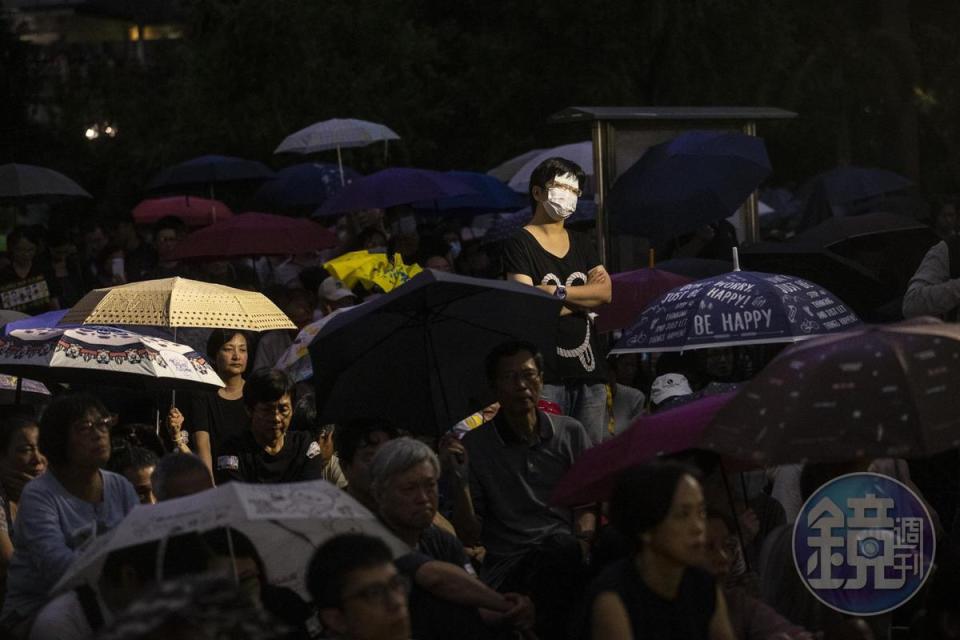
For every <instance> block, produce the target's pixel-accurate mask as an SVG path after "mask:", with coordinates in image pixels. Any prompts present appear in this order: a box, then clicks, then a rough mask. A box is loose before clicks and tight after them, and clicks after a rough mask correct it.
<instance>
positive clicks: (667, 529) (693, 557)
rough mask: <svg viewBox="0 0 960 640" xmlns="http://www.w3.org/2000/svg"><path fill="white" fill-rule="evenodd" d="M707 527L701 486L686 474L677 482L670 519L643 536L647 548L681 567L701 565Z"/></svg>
mask: <svg viewBox="0 0 960 640" xmlns="http://www.w3.org/2000/svg"><path fill="white" fill-rule="evenodd" d="M706 528H707V523H706V507H705V505H704V501H703V491H702V490H701V489H700V483H699V482H697V480H696V478H694V477H692V476H688V475H684V476H682V477H681V478H680V482H678V483H677V488H676V490H675V491H674V493H673V502H672V503H671V505H670V511H669V512H667V515H666V517H665V518H664V519H663V520H662V521H661V522H660V524H658V525H657V526H656V527H654V528H653V529H652V530H651V531H649V532H647V533H645V534H643V536H645V537H644V538H643V549H644V551H647V550H649V551H650V552H652V553H654V554H656V555H658V556H660V558H662V559H665V560H667V561H669V562H672V563H674V564H676V565H679V566H683V567H688V566H700V565H701V564H702V563H703V548H704V540H705V535H706Z"/></svg>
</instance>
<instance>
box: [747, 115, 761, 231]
mask: <svg viewBox="0 0 960 640" xmlns="http://www.w3.org/2000/svg"><path fill="white" fill-rule="evenodd" d="M743 132H744V133H745V134H747V135H748V136H756V135H757V123H756V122H755V121H753V120H750V121H748V122H747V123H746V124H744V125H743ZM743 229H744V232H745V235H746V237H745V238H744V239H743V241H744V242H745V243H746V244H753V243H755V242H760V199H759V198H758V197H757V192H756V191H754V192H753V193H751V194H750V196H749V197H748V198H747V201H746V202H744V203H743Z"/></svg>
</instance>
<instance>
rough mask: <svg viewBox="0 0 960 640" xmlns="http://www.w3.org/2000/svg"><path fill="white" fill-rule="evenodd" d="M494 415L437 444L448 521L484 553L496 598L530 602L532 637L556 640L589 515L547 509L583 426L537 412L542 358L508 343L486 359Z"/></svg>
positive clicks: (589, 528) (584, 549) (584, 441)
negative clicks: (449, 502) (447, 490)
mask: <svg viewBox="0 0 960 640" xmlns="http://www.w3.org/2000/svg"><path fill="white" fill-rule="evenodd" d="M486 372H487V378H488V379H489V381H490V384H491V385H492V387H493V389H494V391H495V395H496V399H497V400H498V401H499V402H500V411H499V412H498V413H497V416H496V418H494V419H493V421H491V422H488V423H486V424H484V425H481V426H479V427H477V428H476V429H474V430H472V431H470V432H469V433H467V434H466V435H465V436H464V437H463V441H462V442H457V441H456V440H455V439H453V438H449V437H448V438H445V439H444V441H443V442H442V443H441V460H442V462H443V467H444V471H445V477H446V478H447V479H448V480H449V481H450V483H451V485H452V489H451V494H452V496H451V497H452V498H453V501H454V513H453V516H454V517H453V524H454V526H455V527H456V529H457V533H458V535H459V536H460V539H461V540H463V541H464V544H467V545H478V544H482V545H483V546H484V547H485V548H486V551H487V555H486V559H485V561H484V566H483V571H481V577H482V578H483V580H484V582H486V583H487V584H489V585H490V586H492V587H493V588H495V589H497V590H499V591H503V592H519V593H525V594H529V595H531V596H532V598H533V601H534V603H535V604H536V608H537V633H538V635H539V636H540V637H543V638H559V637H562V636H563V633H564V629H563V627H564V623H565V621H566V616H567V615H568V614H569V612H570V610H571V609H572V608H573V606H574V604H575V601H576V596H577V593H578V590H579V588H580V587H582V585H583V583H584V580H585V576H584V575H583V568H584V563H585V561H586V560H587V557H588V556H589V549H590V543H591V541H592V540H593V537H594V531H595V525H596V518H595V515H594V513H593V511H592V505H588V506H585V507H583V508H581V509H575V510H571V509H566V508H561V507H554V506H552V505H551V504H550V494H551V493H552V492H553V488H554V487H555V486H556V484H557V483H558V482H559V481H560V479H561V478H562V477H563V476H564V475H565V474H566V472H567V471H568V470H569V469H570V467H571V466H573V463H574V461H575V460H576V459H577V458H578V457H579V456H580V455H581V454H582V453H583V451H585V450H586V448H587V447H588V446H589V439H588V436H587V434H586V432H585V431H584V429H583V426H582V425H581V424H580V423H579V422H577V421H576V420H574V419H573V418H570V417H567V416H555V415H548V414H546V413H544V412H543V411H540V410H538V409H537V403H538V401H539V400H540V392H541V389H542V388H543V357H542V356H541V355H540V353H539V352H538V351H537V348H536V346H534V345H532V344H529V343H525V342H508V343H505V344H502V345H500V346H498V347H497V348H495V349H493V351H491V352H490V354H489V355H488V356H487V361H486Z"/></svg>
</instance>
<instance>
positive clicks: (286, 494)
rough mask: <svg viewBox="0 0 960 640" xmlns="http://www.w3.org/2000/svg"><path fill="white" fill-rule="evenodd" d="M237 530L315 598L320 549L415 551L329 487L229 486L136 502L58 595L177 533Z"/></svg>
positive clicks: (277, 572)
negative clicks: (382, 545)
mask: <svg viewBox="0 0 960 640" xmlns="http://www.w3.org/2000/svg"><path fill="white" fill-rule="evenodd" d="M224 527H231V528H233V529H235V530H237V531H239V532H241V533H243V534H244V535H246V536H247V537H248V538H250V541H251V542H252V543H253V545H254V546H255V547H256V548H257V552H258V553H259V554H260V557H261V559H262V560H263V564H264V567H266V572H267V579H268V580H269V582H270V583H271V584H275V585H278V586H282V587H287V588H289V589H293V590H294V591H296V592H297V593H299V594H300V595H301V596H304V597H306V598H308V599H309V595H308V594H307V589H306V584H304V574H305V573H306V569H307V564H308V563H309V562H310V558H311V557H312V556H313V553H314V551H315V550H316V549H317V547H319V546H320V545H321V544H323V543H324V542H326V541H327V540H328V539H330V538H332V537H334V536H336V535H339V534H342V533H365V534H367V535H371V536H375V537H378V538H380V539H382V540H383V541H384V542H386V543H387V545H388V546H389V547H390V548H391V550H392V551H393V553H394V554H395V555H397V556H399V555H403V554H405V553H408V552H409V551H410V549H409V547H407V545H406V544H404V543H403V542H402V541H400V539H399V538H397V537H396V536H394V535H393V534H392V533H390V532H389V531H388V530H387V528H386V527H384V526H383V525H382V524H380V521H379V520H377V519H376V517H374V515H373V514H372V513H370V511H368V510H367V509H366V508H365V507H364V506H363V505H361V504H360V503H359V502H357V501H356V500H354V499H353V498H351V497H350V496H349V495H347V494H346V493H344V492H343V491H341V490H340V489H338V488H337V487H335V486H334V485H332V484H330V483H329V482H326V481H325V480H314V481H311V482H294V483H290V484H243V483H240V482H230V483H227V484H225V485H221V486H219V487H215V488H213V489H208V490H206V491H203V492H201V493H196V494H193V495H190V496H185V497H183V498H175V499H173V500H168V501H165V502H160V503H158V504H155V505H137V506H136V507H135V508H134V510H133V511H131V512H130V513H129V514H128V515H127V517H126V518H124V519H123V521H122V522H121V523H120V524H119V525H117V527H116V528H115V529H114V530H113V531H111V532H110V533H109V534H108V535H106V536H103V537H101V538H95V539H93V540H91V541H90V542H89V543H87V545H86V546H85V547H83V548H82V549H80V551H79V553H78V555H77V557H76V559H74V561H73V563H72V564H71V565H70V568H69V569H67V571H66V573H65V574H64V575H63V577H62V578H61V579H60V582H58V583H57V585H56V586H55V587H54V588H53V592H54V593H55V592H58V591H61V590H64V589H69V588H73V587H75V586H77V585H80V584H83V583H88V584H93V583H95V582H96V581H97V580H98V579H99V576H100V571H101V569H102V568H103V562H104V560H105V559H106V556H107V554H109V553H110V552H111V551H114V550H116V549H124V548H127V547H132V546H135V545H138V544H143V543H145V542H152V541H155V540H162V539H164V538H167V537H169V536H172V535H177V534H182V533H189V532H197V533H204V532H207V531H212V530H214V529H220V528H224Z"/></svg>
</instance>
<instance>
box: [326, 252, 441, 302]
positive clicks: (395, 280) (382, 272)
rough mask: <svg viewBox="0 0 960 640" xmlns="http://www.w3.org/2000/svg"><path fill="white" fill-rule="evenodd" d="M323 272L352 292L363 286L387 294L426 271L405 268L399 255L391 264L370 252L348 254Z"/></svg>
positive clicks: (416, 267) (411, 266)
mask: <svg viewBox="0 0 960 640" xmlns="http://www.w3.org/2000/svg"><path fill="white" fill-rule="evenodd" d="M323 268H324V269H326V270H327V271H329V272H330V273H332V274H333V275H334V276H335V277H337V278H339V279H340V280H343V284H345V285H346V286H347V287H349V288H351V289H352V288H353V287H355V286H356V285H357V283H360V284H362V285H363V286H364V287H365V288H366V289H373V288H374V287H375V286H376V287H379V288H380V290H381V291H383V292H384V293H389V292H390V291H393V290H394V289H396V288H397V287H399V286H400V285H402V284H403V283H405V282H407V281H408V280H409V279H410V278H412V277H413V276H415V275H417V274H418V273H420V272H421V271H423V269H421V268H420V266H419V265H416V264H411V265H407V264H404V263H403V258H401V257H400V254H399V253H397V254H394V255H393V260H390V259H388V258H387V255H386V254H384V253H370V252H369V251H351V252H350V253H345V254H343V255H342V256H340V257H338V258H334V259H333V260H331V261H329V262H327V263H326V264H324V265H323Z"/></svg>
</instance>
